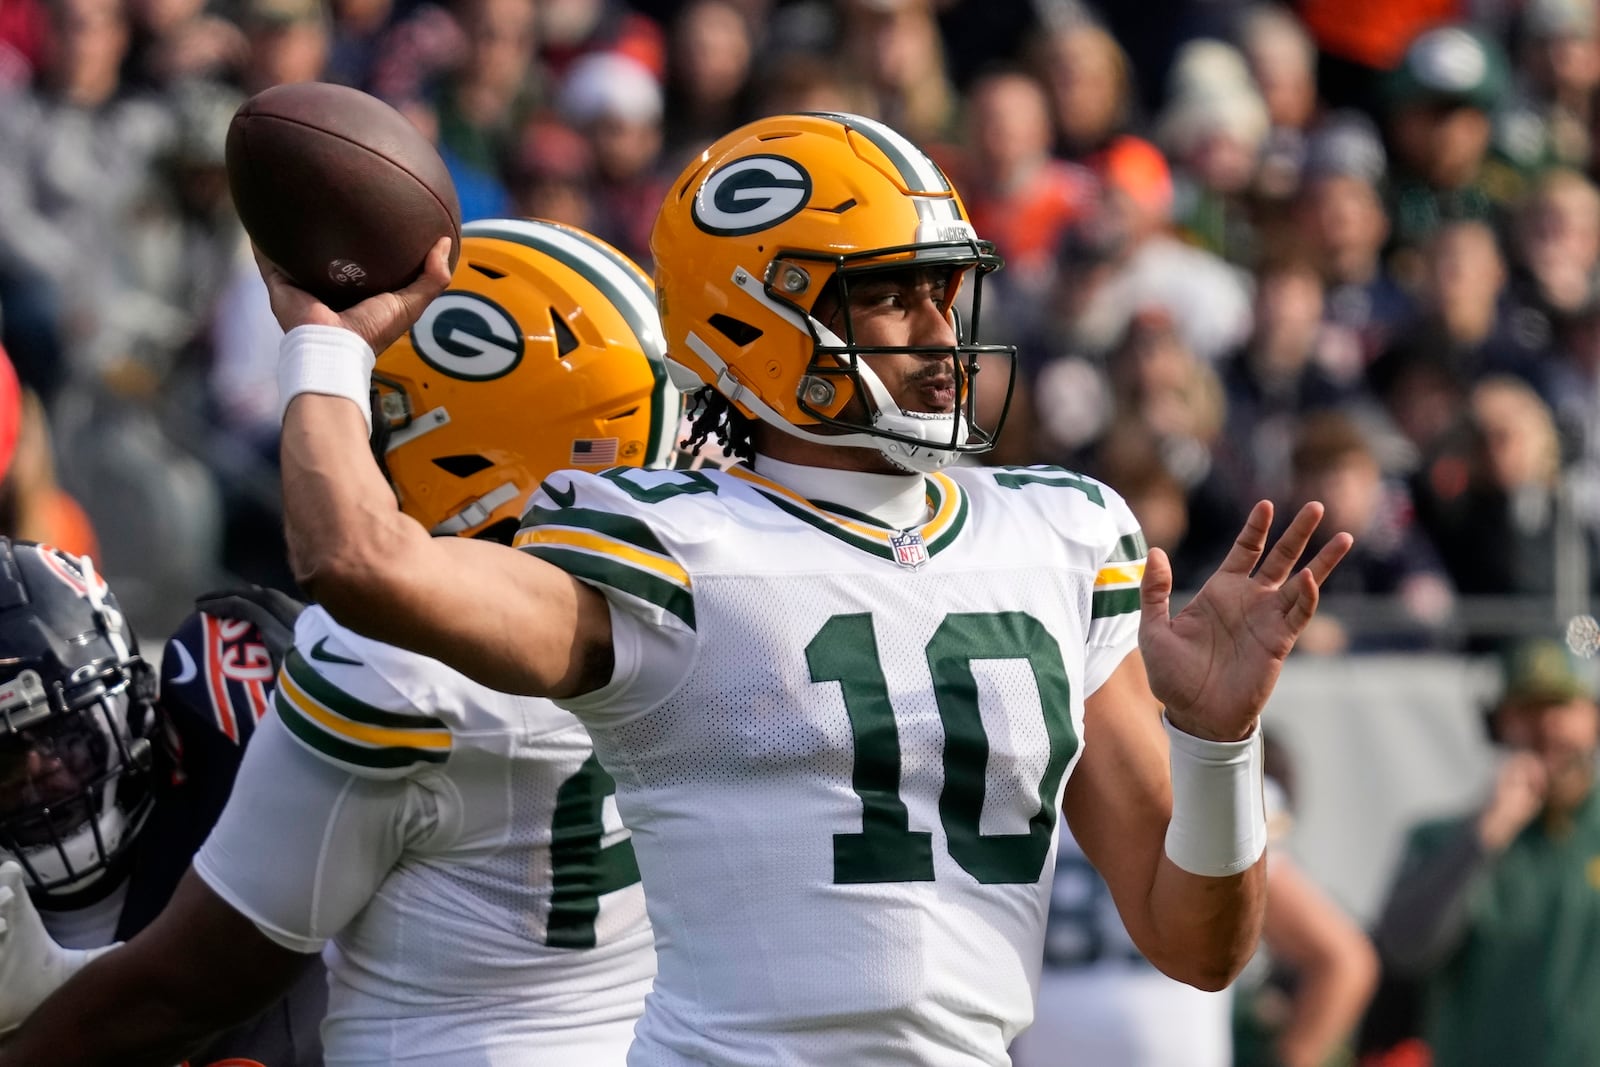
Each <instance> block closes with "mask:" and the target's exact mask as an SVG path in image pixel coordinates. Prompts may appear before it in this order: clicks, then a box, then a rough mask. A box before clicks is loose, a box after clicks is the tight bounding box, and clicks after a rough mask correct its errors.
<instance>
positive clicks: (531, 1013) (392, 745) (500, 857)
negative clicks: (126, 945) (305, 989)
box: [196, 607, 655, 1067]
mask: <svg viewBox="0 0 1600 1067" xmlns="http://www.w3.org/2000/svg"><path fill="white" fill-rule="evenodd" d="M274 700H275V706H276V710H277V714H276V715H275V716H267V717H266V718H265V719H263V720H262V723H261V725H260V727H258V730H257V734H256V737H255V739H254V740H253V741H252V742H251V745H250V748H249V749H248V751H247V753H246V757H245V762H244V767H243V768H242V770H241V773H240V778H239V781H238V783H237V785H236V787H235V791H234V794H233V796H232V798H231V799H230V802H229V805H228V809H227V811H226V812H225V813H224V815H223V818H222V820H221V822H220V823H219V825H218V829H217V831H215V832H214V833H213V835H212V837H211V838H210V839H209V840H207V842H206V844H205V846H204V848H203V849H202V850H201V853H200V856H199V857H197V859H196V869H197V871H198V872H199V873H200V874H201V876H202V877H203V878H205V880H206V881H207V883H208V884H210V885H211V886H212V887H213V888H214V889H216V890H217V892H218V893H219V894H220V895H222V896H223V897H224V899H226V900H228V901H229V902H230V903H231V904H233V905H234V906H235V907H236V908H238V909H239V910H240V911H241V912H242V913H244V914H245V915H247V916H249V917H250V918H251V919H253V920H254V921H255V922H256V924H257V925H258V926H259V927H260V928H261V929H262V931H263V932H264V933H265V934H267V936H269V937H272V938H273V939H274V940H276V941H278V942H279V943H280V944H284V945H286V946H288V947H290V948H293V949H296V950H298V951H305V952H311V951H316V950H317V949H319V948H321V947H322V946H323V945H324V944H326V945H327V947H326V949H325V950H324V953H323V954H324V959H325V961H326V962H327V965H328V971H329V987H330V995H329V1009H328V1018H327V1020H326V1022H325V1023H324V1025H323V1039H324V1044H325V1046H326V1052H327V1062H328V1063H329V1064H330V1065H332V1064H380V1063H382V1064H387V1063H397V1062H405V1063H419V1064H421V1063H426V1064H445V1065H461V1067H465V1065H469V1064H471V1065H484V1067H489V1065H493V1067H502V1065H504V1067H510V1065H517V1067H532V1065H546V1064H548V1065H552V1067H556V1065H562V1067H564V1065H568V1064H585V1065H589V1064H593V1065H597V1067H603V1065H607V1064H610V1065H620V1064H621V1063H623V1062H624V1059H625V1056H626V1050H627V1047H628V1045H629V1043H630V1042H631V1040H632V1031H633V1024H634V1021H635V1020H636V1019H637V1018H638V1016H639V1013H640V1012H641V1011H642V1010H643V1004H644V996H645V994H646V992H648V990H649V988H650V983H651V979H652V977H653V976H654V973H655V958H654V951H653V948H652V937H651V931H650V927H649V923H648V920H647V919H646V917H645V911H644V898H643V891H642V889H641V888H640V885H639V875H638V867H637V865H636V864H635V861H634V857H633V851H632V847H631V844H630V841H629V835H628V832H627V830H626V829H624V827H623V825H622V822H621V820H620V818H619V817H618V814H617V810H616V804H615V801H614V798H613V797H612V795H611V794H612V784H611V779H610V777H609V776H608V775H607V774H606V773H605V771H603V770H602V769H601V768H600V765H599V763H598V762H597V761H596V759H595V757H594V752H593V748H592V746H591V744H590V742H589V737H588V734H587V732H586V731H585V730H584V728H583V726H582V725H581V724H580V723H579V722H578V720H577V719H575V718H573V717H572V716H571V715H570V714H568V713H567V712H565V711H562V710H561V709H560V708H557V707H556V706H555V705H554V704H552V703H550V702H549V701H546V700H536V699H531V698H527V697H515V696H510V695H507V694H504V693H499V692H496V691H494V690H492V689H488V688H485V687H484V686H481V685H479V684H477V683H476V682H473V681H471V680H469V679H468V678H466V677H464V676H463V675H461V674H458V673H456V672H455V671H453V670H451V669H450V668H448V667H446V666H444V665H443V664H441V663H439V662H437V661H435V660H431V659H428V658H426V657H423V656H419V655H417V654H415V653H412V652H407V651H404V650H402V649H398V648H395V647H393V646H390V645H385V644H381V643H379V642H376V641H371V640H368V639H367V638H364V637H361V636H359V635H357V634H354V633H352V632H351V631H349V630H346V629H344V628H343V627H341V626H339V625H338V624H337V623H335V622H334V621H333V620H332V619H331V618H330V617H329V616H328V615H327V613H326V612H325V611H323V610H322V609H320V608H316V607H313V608H308V609H307V610H306V611H305V612H304V613H303V614H302V615H301V617H300V620H299V623H298V624H297V626H296V627H295V648H294V650H293V651H292V652H291V653H290V654H289V656H288V657H287V659H286V661H285V663H284V666H283V669H282V671H281V672H280V673H279V676H278V686H277V691H276V694H275V698H274ZM330 942H331V943H330Z"/></svg>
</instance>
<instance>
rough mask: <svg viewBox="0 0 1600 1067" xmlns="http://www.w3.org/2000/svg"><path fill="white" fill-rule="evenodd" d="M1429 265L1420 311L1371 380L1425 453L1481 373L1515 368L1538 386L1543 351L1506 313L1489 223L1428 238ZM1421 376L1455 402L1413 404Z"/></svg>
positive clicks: (1459, 226)
mask: <svg viewBox="0 0 1600 1067" xmlns="http://www.w3.org/2000/svg"><path fill="white" fill-rule="evenodd" d="M1423 270H1424V286H1425V287H1424V290H1423V294H1422V310H1421V314H1420V316H1419V317H1418V318H1417V319H1416V320H1415V321H1414V322H1413V323H1412V325H1411V326H1409V327H1408V328H1407V329H1406V330H1404V331H1403V332H1402V333H1400V334H1399V335H1398V336H1396V338H1395V339H1394V341H1393V342H1392V343H1391V344H1390V346H1389V348H1388V349H1387V350H1386V351H1384V353H1383V354H1382V355H1380V356H1379V357H1378V358H1377V359H1376V360H1374V361H1373V363H1372V365H1371V366H1370V367H1369V368H1368V370H1367V380H1368V383H1369V385H1370V386H1371V388H1372V391H1373V393H1374V394H1375V395H1376V396H1377V397H1378V398H1379V399H1380V400H1382V401H1383V402H1384V403H1385V404H1386V405H1387V406H1388V408H1389V409H1390V411H1391V413H1392V414H1393V415H1394V417H1395V419H1396V421H1397V422H1398V423H1400V426H1401V429H1402V431H1403V432H1404V433H1405V435H1406V436H1407V437H1409V438H1410V439H1411V441H1412V443H1413V444H1414V445H1415V447H1416V448H1418V449H1419V450H1421V451H1423V452H1426V451H1427V450H1428V449H1430V448H1431V447H1432V446H1433V445H1434V444H1435V443H1436V441H1437V439H1438V437H1439V436H1440V434H1442V433H1443V432H1444V431H1445V430H1446V429H1448V428H1449V424H1450V422H1451V421H1452V420H1453V419H1454V418H1455V416H1456V415H1457V414H1458V413H1459V412H1460V411H1461V409H1462V406H1463V403H1462V401H1463V400H1464V398H1465V397H1466V394H1467V391H1468V390H1469V389H1471V387H1472V384H1473V383H1474V382H1476V381H1478V380H1479V379H1481V378H1483V377H1485V376H1487V375H1490V374H1513V375H1516V376H1517V377H1520V378H1522V379H1523V380H1524V381H1527V382H1529V383H1530V384H1533V385H1535V386H1537V385H1538V384H1539V382H1540V378H1541V374H1542V366H1541V359H1540V357H1541V355H1542V352H1541V350H1539V349H1537V348H1533V347H1530V346H1529V344H1528V343H1527V341H1526V340H1525V339H1524V338H1522V337H1520V336H1519V335H1518V333H1517V331H1516V330H1515V329H1514V327H1513V324H1512V323H1511V322H1510V321H1509V319H1508V318H1507V316H1506V314H1505V311H1506V308H1507V304H1506V303H1505V300H1504V292H1505V287H1506V266H1505V259H1504V256H1503V253H1502V252H1501V250H1500V246H1499V244H1498V242H1497V241H1496V240H1495V234H1494V231H1493V230H1492V229H1490V228H1489V226H1488V225H1487V224H1485V223H1483V222H1452V223H1449V224H1447V225H1445V226H1443V227H1441V228H1440V229H1439V230H1438V231H1437V232H1436V233H1435V234H1434V236H1433V237H1432V238H1431V239H1430V240H1429V242H1428V245H1427V250H1426V258H1425V260H1424V261H1423ZM1547 343H1548V342H1547ZM1422 381H1428V382H1431V383H1432V384H1433V385H1434V386H1436V387H1438V388H1442V389H1444V390H1446V391H1447V392H1448V393H1450V394H1453V395H1454V396H1455V398H1456V399H1455V401H1454V402H1453V404H1449V405H1446V407H1445V408H1444V409H1441V408H1439V407H1437V406H1434V407H1428V408H1426V409H1422V408H1415V409H1413V408H1410V407H1408V405H1409V404H1411V403H1412V401H1414V400H1415V399H1416V393H1415V392H1414V391H1413V390H1414V389H1415V388H1416V386H1417V383H1419V382H1422Z"/></svg>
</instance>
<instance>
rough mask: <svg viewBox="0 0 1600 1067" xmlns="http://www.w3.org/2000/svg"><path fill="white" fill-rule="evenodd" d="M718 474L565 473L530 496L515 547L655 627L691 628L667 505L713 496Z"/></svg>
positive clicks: (703, 532) (705, 530)
mask: <svg viewBox="0 0 1600 1067" xmlns="http://www.w3.org/2000/svg"><path fill="white" fill-rule="evenodd" d="M721 477H722V475H720V474H719V473H716V472H707V471H674V470H663V471H646V470H640V469H638V468H634V467H618V468H616V469H614V470H609V471H603V472H601V473H600V474H583V473H578V472H572V471H564V472H562V473H561V474H559V475H554V476H552V477H551V478H549V479H547V480H546V481H545V482H544V484H542V485H541V486H540V487H539V491H538V492H537V493H535V494H534V497H533V500H532V501H531V502H530V504H529V506H528V511H527V513H526V514H525V515H524V516H523V520H522V528H521V529H520V530H519V531H517V536H516V540H515V541H514V542H513V544H515V545H516V547H517V548H519V549H521V550H522V551H524V552H527V553H529V554H530V555H534V556H538V557H539V558H540V559H543V560H545V561H546V562H547V563H551V564H553V565H555V566H557V567H560V568H561V569H562V570H564V571H566V572H567V573H568V574H571V575H572V576H573V577H574V578H577V579H579V580H581V581H584V582H587V583H589V584H590V585H593V586H596V587H597V588H599V589H600V590H601V592H603V593H605V594H606V596H607V597H608V598H610V599H612V600H613V601H617V602H620V603H621V604H623V605H624V606H626V607H627V608H628V609H629V610H631V611H633V612H635V613H636V614H639V615H640V616H642V617H644V618H646V619H648V620H650V621H652V622H654V623H656V624H658V625H665V626H672V627H674V628H676V629H686V630H693V629H694V628H695V617H694V595H693V588H692V582H691V580H690V576H689V572H688V570H687V569H686V568H685V567H684V566H683V565H682V562H681V561H680V560H679V559H678V557H677V555H676V554H675V553H674V552H673V550H672V541H673V540H674V538H675V536H677V534H676V529H677V527H678V525H679V523H680V522H681V521H683V519H682V516H681V513H680V514H679V515H678V516H676V521H675V516H674V515H673V514H672V512H673V511H676V510H677V509H676V507H675V506H672V505H669V504H668V502H669V501H674V500H682V499H687V498H691V497H700V498H703V499H705V500H710V499H711V498H712V497H714V496H715V495H716V494H717V493H718V492H719V491H720V488H721V484H720V481H719V479H720V478H721ZM701 510H703V509H697V515H698V513H699V511H701ZM700 517H701V518H704V516H700ZM710 529H711V526H710V525H708V524H706V523H700V524H699V526H698V529H697V530H696V536H697V537H705V536H708V534H709V532H710Z"/></svg>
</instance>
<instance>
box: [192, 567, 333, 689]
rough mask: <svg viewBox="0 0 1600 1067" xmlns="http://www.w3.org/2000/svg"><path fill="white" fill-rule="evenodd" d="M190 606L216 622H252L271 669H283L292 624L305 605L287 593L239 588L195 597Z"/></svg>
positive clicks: (290, 638)
mask: <svg viewBox="0 0 1600 1067" xmlns="http://www.w3.org/2000/svg"><path fill="white" fill-rule="evenodd" d="M194 606H195V608H196V609H197V610H199V611H203V612H205V613H206V614H207V615H214V616H216V617H217V618H219V619H242V620H244V621H245V622H249V623H253V624H254V625H255V628H256V629H257V630H259V631H260V633H261V640H262V641H263V642H264V643H265V644H266V646H267V654H268V655H269V656H271V657H272V666H273V669H275V670H276V669H278V668H281V667H282V666H283V658H284V657H285V656H287V655H288V654H289V649H291V648H293V647H294V621H295V620H296V619H298V618H299V617H300V613H301V612H302V611H304V610H305V609H306V606H305V605H304V604H302V603H300V601H298V600H296V599H295V598H294V597H292V596H289V595H288V594H287V593H280V592H279V591H278V590H276V589H267V588H264V587H263V586H259V585H246V586H239V587H238V588H235V589H222V590H218V591H217V592H214V593H205V594H203V595H201V596H199V597H196V598H195V602H194Z"/></svg>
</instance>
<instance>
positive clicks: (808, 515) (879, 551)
mask: <svg viewBox="0 0 1600 1067" xmlns="http://www.w3.org/2000/svg"><path fill="white" fill-rule="evenodd" d="M753 488H754V489H755V491H756V492H758V493H760V494H761V495H762V496H764V497H766V498H767V500H769V501H770V502H771V503H772V504H774V505H775V506H776V507H777V508H778V509H779V510H780V511H785V512H787V513H788V514H790V515H793V516H794V517H795V518H797V519H799V520H800V521H801V522H803V523H805V524H806V525H808V526H815V527H816V528H817V529H819V530H821V531H822V532H823V533H826V534H832V535H833V536H834V537H837V538H838V539H839V540H841V541H843V542H844V543H845V544H849V545H854V546H856V547H857V548H859V549H861V550H862V551H863V552H870V553H872V554H873V555H874V556H878V557H879V558H881V559H887V560H893V559H894V549H892V548H890V547H889V546H888V545H887V544H885V543H884V542H882V541H874V540H872V539H871V538H867V537H862V536H861V535H859V534H856V533H853V532H852V531H850V530H847V529H845V528H844V527H843V526H840V525H839V524H838V523H836V522H833V521H832V520H830V519H828V518H827V517H826V516H824V515H819V514H818V513H816V512H814V511H811V510H810V509H809V508H803V507H801V506H800V505H799V504H795V503H791V502H790V501H788V500H785V499H784V498H783V497H781V496H779V495H778V494H776V493H769V492H767V491H766V490H765V489H763V488H761V487H760V486H759V485H758V486H754V487H753Z"/></svg>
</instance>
